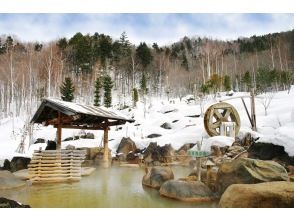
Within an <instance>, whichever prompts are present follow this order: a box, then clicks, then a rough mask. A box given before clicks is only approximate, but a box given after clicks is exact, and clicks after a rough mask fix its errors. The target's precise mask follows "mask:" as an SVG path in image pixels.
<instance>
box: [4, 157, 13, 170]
mask: <svg viewBox="0 0 294 220" xmlns="http://www.w3.org/2000/svg"><path fill="white" fill-rule="evenodd" d="M3 170H11V166H10V161H9V160H7V159H5V160H4V164H3Z"/></svg>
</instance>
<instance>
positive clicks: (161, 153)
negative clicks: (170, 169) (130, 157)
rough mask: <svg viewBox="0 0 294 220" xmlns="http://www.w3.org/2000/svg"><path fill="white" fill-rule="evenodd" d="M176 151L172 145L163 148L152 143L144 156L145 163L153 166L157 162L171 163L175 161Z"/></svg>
mask: <svg viewBox="0 0 294 220" xmlns="http://www.w3.org/2000/svg"><path fill="white" fill-rule="evenodd" d="M174 153H175V150H174V149H173V147H172V146H171V145H170V144H166V145H164V146H163V147H160V146H158V145H157V143H156V142H151V143H150V144H149V146H148V147H147V148H146V150H145V151H144V154H143V158H144V161H145V163H147V164H151V163H153V165H155V164H154V162H155V161H157V162H158V163H159V164H160V163H171V162H172V161H173V156H174Z"/></svg>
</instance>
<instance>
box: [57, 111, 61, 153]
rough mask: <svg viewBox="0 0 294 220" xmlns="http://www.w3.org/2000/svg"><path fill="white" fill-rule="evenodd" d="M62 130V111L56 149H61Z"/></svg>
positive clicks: (59, 117)
mask: <svg viewBox="0 0 294 220" xmlns="http://www.w3.org/2000/svg"><path fill="white" fill-rule="evenodd" d="M61 132H62V119H61V113H60V112H58V126H57V146H56V150H61Z"/></svg>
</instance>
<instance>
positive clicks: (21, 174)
mask: <svg viewBox="0 0 294 220" xmlns="http://www.w3.org/2000/svg"><path fill="white" fill-rule="evenodd" d="M13 175H14V176H16V177H17V178H19V179H21V180H28V179H29V176H30V175H29V170H28V169H23V170H18V171H16V172H14V173H13Z"/></svg>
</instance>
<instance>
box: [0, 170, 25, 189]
mask: <svg viewBox="0 0 294 220" xmlns="http://www.w3.org/2000/svg"><path fill="white" fill-rule="evenodd" d="M25 185H26V183H25V182H24V181H21V180H20V179H18V178H17V177H15V176H14V175H13V174H12V173H11V172H9V171H7V170H5V171H0V190H6V189H13V188H17V187H22V186H25Z"/></svg>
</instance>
